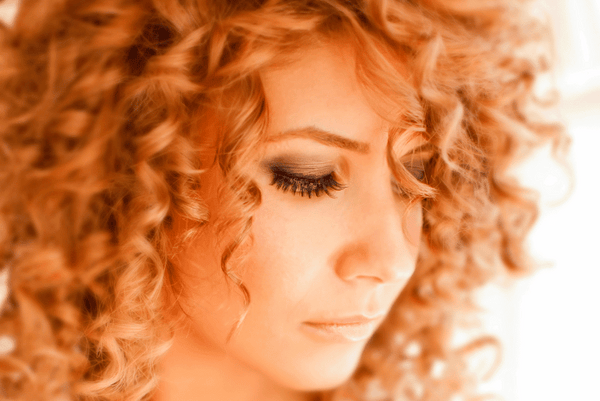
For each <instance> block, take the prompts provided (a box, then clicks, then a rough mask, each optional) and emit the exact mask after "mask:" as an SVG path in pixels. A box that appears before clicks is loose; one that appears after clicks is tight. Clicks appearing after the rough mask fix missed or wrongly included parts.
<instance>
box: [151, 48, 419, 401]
mask: <svg viewBox="0 0 600 401" xmlns="http://www.w3.org/2000/svg"><path fill="white" fill-rule="evenodd" d="M353 65H354V63H353V61H352V52H351V51H350V49H349V48H348V47H346V46H339V45H324V46H321V47H314V48H311V49H307V50H306V51H304V52H303V54H302V57H301V58H299V59H298V61H296V62H294V63H292V64H290V65H286V66H285V67H282V68H277V69H274V68H273V69H266V70H265V71H262V72H261V78H262V81H263V86H264V91H265V95H266V99H267V103H268V107H269V125H268V133H269V135H270V136H271V137H272V138H273V140H272V141H270V142H269V143H267V144H266V145H265V152H264V155H262V156H261V159H260V160H257V163H256V165H255V166H254V168H253V171H252V172H251V174H252V177H253V178H254V179H255V180H256V182H257V183H258V185H259V188H260V190H261V194H262V203H261V205H260V207H259V208H258V210H257V211H256V214H255V216H254V219H253V227H252V234H253V237H254V242H253V245H252V247H251V248H250V249H247V250H244V252H247V258H246V260H245V261H244V262H243V263H241V264H240V266H238V267H237V270H236V271H237V272H239V275H240V277H241V278H242V280H243V282H244V284H245V285H246V286H247V288H248V290H249V292H250V294H251V297H252V298H251V304H250V309H249V310H248V314H247V316H246V318H245V320H244V322H243V324H242V325H241V327H240V328H239V330H238V331H237V332H236V334H235V335H234V336H233V338H232V339H231V341H230V342H229V343H227V341H226V338H227V335H228V333H229V331H230V330H231V328H232V327H233V325H234V324H235V322H236V321H237V318H238V317H239V315H240V313H241V312H242V311H243V308H242V305H243V304H242V297H241V296H240V294H239V293H238V292H237V291H236V290H235V288H234V286H232V285H231V284H230V283H228V282H227V280H226V279H225V278H224V276H223V274H222V272H221V269H220V263H219V260H220V255H221V251H222V249H219V248H218V247H217V243H216V240H215V238H216V235H215V233H214V231H213V227H212V226H211V224H208V227H207V228H206V229H205V230H204V231H203V233H202V234H201V235H200V236H199V237H197V238H195V239H193V240H192V241H188V242H186V243H184V244H182V245H181V246H179V247H177V249H176V250H172V251H173V253H174V254H176V256H174V265H175V267H176V268H177V269H178V270H179V271H180V272H181V277H182V278H183V280H184V284H185V286H186V291H185V293H184V294H183V296H182V299H181V300H180V301H181V304H182V307H183V309H184V310H185V311H186V313H187V314H188V316H189V317H185V318H184V319H183V321H182V323H181V324H180V327H179V328H178V330H176V332H175V337H174V343H173V346H172V347H171V348H170V350H169V351H168V353H167V354H166V356H165V357H164V359H163V360H162V362H161V366H160V369H161V371H160V377H161V380H160V385H159V391H158V392H157V394H156V396H155V398H154V400H155V401H175V400H177V401H185V400H197V399H202V400H203V401H217V400H219V401H220V400H228V401H254V400H282V401H285V400H289V401H292V400H312V399H314V396H315V394H316V393H317V392H318V391H319V390H324V389H330V388H334V387H336V386H339V385H340V384H342V383H343V382H344V381H345V380H347V379H348V378H349V377H350V376H351V374H352V373H353V371H354V370H355V368H356V366H357V364H358V362H359V358H360V356H361V354H362V351H363V349H364V347H365V345H366V343H367V341H368V338H365V339H360V340H351V341H350V340H348V341H344V340H332V339H329V338H322V337H320V336H319V335H315V334H314V333H312V332H310V331H307V330H306V326H307V325H306V322H314V321H318V322H322V321H330V320H335V319H336V318H343V317H346V316H354V315H365V316H377V320H376V322H375V323H376V326H375V328H376V327H377V326H378V325H379V324H381V321H382V320H383V318H384V317H385V315H386V314H387V313H388V312H389V310H390V308H391V306H392V304H393V302H394V300H395V299H396V298H397V297H398V295H399V294H400V292H401V291H402V289H403V288H404V287H405V285H406V283H407V281H408V280H409V278H410V277H411V275H412V274H413V272H414V269H415V263H416V259H417V254H418V247H419V241H420V236H421V226H422V217H421V216H422V211H421V207H420V205H417V206H416V207H414V208H412V209H410V212H409V213H408V215H406V216H405V221H404V223H405V224H406V228H407V229H406V231H403V227H402V225H403V214H404V212H405V210H406V208H407V203H408V202H407V200H406V199H405V198H403V197H402V196H400V195H398V193H397V192H396V191H395V190H394V187H393V185H391V170H390V167H389V166H388V164H387V161H386V153H385V152H386V144H387V131H386V124H385V122H384V120H383V119H382V118H381V117H380V116H378V115H377V114H376V113H375V111H373V109H372V108H371V107H370V105H369V103H368V102H367V100H366V98H365V96H364V95H363V93H362V92H361V89H360V87H359V85H358V82H357V80H356V77H355V73H354V68H353ZM306 127H311V129H312V130H323V131H327V132H330V133H333V134H335V135H338V136H340V137H342V142H343V140H344V139H346V140H348V141H347V142H343V143H346V145H348V144H350V145H348V146H344V145H340V143H342V142H340V141H338V142H337V143H338V145H335V144H332V143H329V144H327V143H325V142H327V141H324V140H323V135H321V136H320V139H319V138H316V139H315V138H314V137H311V135H310V134H306V130H304V131H301V132H300V133H298V131H297V130H298V129H301V128H306ZM309 131H310V130H309ZM286 132H287V133H288V134H289V133H290V132H296V135H287V136H285V137H282V136H281V137H279V138H278V136H280V135H281V133H286ZM357 143H358V147H357V146H354V145H356V144H357ZM420 144H421V143H420V142H419V141H418V140H417V141H411V142H409V143H408V144H407V145H406V152H409V151H410V150H411V148H415V147H417V146H419V145H420ZM353 146H354V148H352V147H353ZM274 161H277V162H278V163H280V164H286V163H287V166H288V167H290V166H291V167H292V168H293V171H294V173H300V174H303V175H310V176H317V175H318V176H322V175H326V174H328V173H330V172H332V171H335V177H336V178H337V179H338V180H339V182H340V183H341V184H343V189H340V190H331V191H330V192H331V193H332V195H333V197H330V196H327V195H325V194H322V195H321V196H319V197H316V196H314V195H313V196H312V197H311V198H310V199H309V198H308V197H307V196H303V197H302V196H300V194H295V195H294V194H292V193H291V192H290V191H289V190H288V191H287V192H283V191H282V190H281V189H279V188H277V186H276V185H271V183H272V180H273V171H272V169H271V170H270V169H269V168H270V166H272V165H273V163H274ZM220 180H222V178H221V177H220V173H219V171H218V170H217V168H216V167H215V168H213V169H212V170H211V171H209V172H208V173H207V174H206V177H205V180H204V181H203V187H202V196H203V198H204V199H205V200H206V202H207V205H208V208H209V210H210V213H211V216H218V215H219V213H222V212H223V211H222V210H220V205H219V201H218V198H217V194H216V188H217V186H218V184H219V182H220ZM186 224H187V222H186V221H183V220H181V219H180V218H177V217H176V218H175V221H174V228H173V233H172V235H173V238H174V241H173V242H174V243H175V242H176V240H175V239H176V238H177V234H178V233H181V232H182V231H183V229H184V228H185V227H186Z"/></svg>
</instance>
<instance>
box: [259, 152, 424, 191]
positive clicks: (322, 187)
mask: <svg viewBox="0 0 600 401" xmlns="http://www.w3.org/2000/svg"><path fill="white" fill-rule="evenodd" d="M425 165H426V163H424V162H423V161H422V160H418V161H411V162H409V163H405V164H404V167H405V168H406V170H407V171H408V172H409V173H410V174H412V175H413V177H415V179H416V180H417V181H420V182H425V181H426V172H425V171H426V167H425ZM269 169H270V171H271V174H272V180H271V183H270V185H273V186H275V187H276V188H277V189H278V190H280V191H282V192H284V193H285V192H288V191H289V192H291V193H292V195H296V194H299V195H300V196H302V197H304V195H306V196H307V197H308V198H312V196H313V195H314V196H315V197H319V196H322V195H323V194H327V195H328V196H330V197H333V194H332V193H333V192H335V191H341V190H343V189H344V188H346V186H345V185H343V184H341V183H340V182H338V181H337V180H336V178H335V175H334V174H335V173H334V172H330V173H328V174H325V175H320V176H315V175H302V174H297V173H295V172H294V173H292V172H290V171H287V169H285V168H283V167H282V166H280V165H271V166H270V167H269ZM392 185H393V187H394V190H395V191H396V192H397V193H399V194H400V195H403V196H408V193H407V192H406V191H405V190H404V189H403V187H402V185H401V184H399V183H397V182H396V181H395V180H392Z"/></svg>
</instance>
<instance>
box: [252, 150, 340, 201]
mask: <svg viewBox="0 0 600 401" xmlns="http://www.w3.org/2000/svg"><path fill="white" fill-rule="evenodd" d="M263 167H264V168H265V170H267V171H268V172H269V173H270V174H271V177H272V178H271V183H270V185H273V186H275V187H276V188H277V189H278V190H281V191H282V192H284V193H285V192H287V191H288V190H289V191H290V192H291V193H292V195H296V194H299V195H300V196H302V197H304V195H306V196H307V197H308V198H311V197H312V196H313V195H314V196H315V197H319V196H321V195H323V194H327V195H328V196H330V197H333V195H332V193H333V192H334V191H341V190H342V189H344V188H345V186H344V185H342V184H341V183H340V182H339V180H338V178H337V177H338V174H337V172H336V168H335V166H333V165H332V164H331V163H329V162H320V161H314V160H303V159H302V158H297V157H279V158H276V159H272V160H269V161H267V162H265V163H263Z"/></svg>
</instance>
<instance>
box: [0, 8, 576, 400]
mask: <svg viewBox="0 0 600 401" xmlns="http://www.w3.org/2000/svg"><path fill="white" fill-rule="evenodd" d="M526 6H527V4H523V3H522V2H520V1H514V2H507V1H502V2H496V1H488V2H478V1H477V2H471V1H450V2H448V1H436V0H428V1H425V0H422V1H411V2H407V1H374V0H372V1H359V0H355V1H336V0H315V1H300V0H297V1H295V0H292V1H282V0H280V1H277V0H268V1H239V0H238V1H233V0H228V1H192V0H186V1H183V0H181V1H175V0H162V1H159V0H156V1H150V0H148V1H119V0H97V1H87V2H67V1H39V2H37V1H29V2H27V1H26V2H24V3H23V4H22V5H21V8H20V11H19V14H18V16H17V18H16V21H15V24H14V27H13V28H11V29H8V28H3V30H2V45H1V46H2V53H3V57H2V67H1V69H0V71H1V72H0V74H1V78H0V82H1V84H0V85H1V87H2V91H1V95H0V99H1V100H0V113H1V118H0V133H1V135H2V148H1V149H2V153H1V157H0V160H1V163H2V168H1V170H0V171H1V172H2V175H1V181H0V182H1V185H2V187H3V191H2V196H1V198H0V199H1V206H2V207H1V208H0V210H2V215H1V216H2V226H1V227H2V230H1V231H0V235H1V236H0V244H1V250H2V252H1V255H2V266H4V267H3V268H4V269H7V271H8V272H9V274H10V279H9V291H10V294H9V299H8V300H7V302H6V304H5V306H4V310H3V313H2V316H1V318H0V330H1V332H2V334H4V335H8V336H11V337H12V338H14V339H15V349H14V350H12V351H11V352H8V353H6V354H4V355H2V359H1V360H2V365H1V366H2V370H1V372H2V373H1V374H2V380H1V381H0V383H1V387H0V391H1V392H2V397H3V398H7V399H19V400H55V399H56V400H59V399H60V400H63V399H81V400H142V399H145V400H155V401H168V400H197V399H200V400H223V399H227V400H264V399H268V400H313V399H323V400H325V399H333V400H387V399H394V400H404V399H409V400H412V399H423V400H444V399H452V397H458V396H464V397H467V398H468V397H472V396H474V394H476V388H475V385H476V378H477V376H480V374H481V372H472V371H470V370H469V369H468V360H469V358H470V356H471V355H472V354H473V353H474V352H476V351H477V350H480V349H482V348H483V347H485V346H488V345H494V344H495V343H494V341H493V339H488V338H483V339H477V340H474V341H473V342H471V343H469V344H467V345H460V346H458V345H457V344H455V342H454V341H453V337H452V336H453V333H455V330H456V328H458V327H459V326H460V324H461V323H464V322H463V321H464V318H465V316H467V315H468V313H469V311H470V309H472V308H471V307H470V306H471V303H470V294H471V292H472V291H473V290H474V289H476V288H478V287H479V286H481V285H482V284H484V283H486V282H487V281H489V280H490V279H491V278H492V277H494V276H495V275H496V274H497V273H499V272H500V271H501V270H502V269H504V270H506V269H508V271H511V272H524V271H527V270H528V264H527V258H526V255H525V253H524V251H523V240H524V238H525V235H526V233H527V231H528V230H529V228H530V226H531V224H532V222H533V220H534V217H535V214H536V203H535V201H534V199H533V198H532V196H531V194H530V193H529V192H528V191H527V190H526V189H524V188H521V187H519V186H518V185H517V183H516V182H514V181H513V180H512V179H511V178H510V176H509V175H508V174H507V170H508V169H509V168H510V167H511V166H513V165H514V163H515V162H516V161H517V159H518V158H520V157H522V156H523V155H524V154H526V153H527V152H528V151H530V150H531V149H533V148H534V147H536V146H538V145H540V144H542V143H544V142H547V141H551V142H552V143H553V144H554V145H555V146H556V147H564V145H563V139H564V136H563V134H562V131H561V129H560V127H556V126H552V125H549V124H544V123H543V122H540V121H539V120H537V119H536V118H535V117H534V114H533V111H535V110H533V108H535V106H539V103H540V101H539V100H538V99H537V98H535V97H534V96H533V94H532V85H533V83H534V82H535V78H536V76H537V75H538V74H540V73H541V72H544V71H546V70H547V69H548V67H549V63H548V57H547V55H545V54H544V53H543V51H537V50H536V49H538V47H536V46H537V45H539V44H540V43H541V42H542V41H543V39H544V38H545V36H546V31H545V27H544V25H543V24H541V23H539V22H538V21H536V20H535V19H534V18H532V17H530V16H529V15H530V13H529V12H528V10H527V7H526ZM532 45H535V46H533V47H532ZM532 50H535V51H532ZM454 399H455V398H454Z"/></svg>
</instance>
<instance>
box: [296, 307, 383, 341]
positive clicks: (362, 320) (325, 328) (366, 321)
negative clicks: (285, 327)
mask: <svg viewBox="0 0 600 401" xmlns="http://www.w3.org/2000/svg"><path fill="white" fill-rule="evenodd" d="M383 316H384V314H383V313H379V314H377V315H374V316H373V317H367V316H365V315H355V316H349V317H344V318H337V319H331V320H324V321H314V322H313V321H310V322H304V323H303V324H302V328H303V329H304V330H305V331H306V332H308V333H310V334H311V335H313V336H316V337H317V338H319V339H321V340H327V341H344V342H347V341H350V342H357V341H362V340H365V339H368V338H370V337H371V336H372V335H373V333H374V332H375V330H376V329H377V326H378V323H379V322H380V321H381V320H382V318H383Z"/></svg>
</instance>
